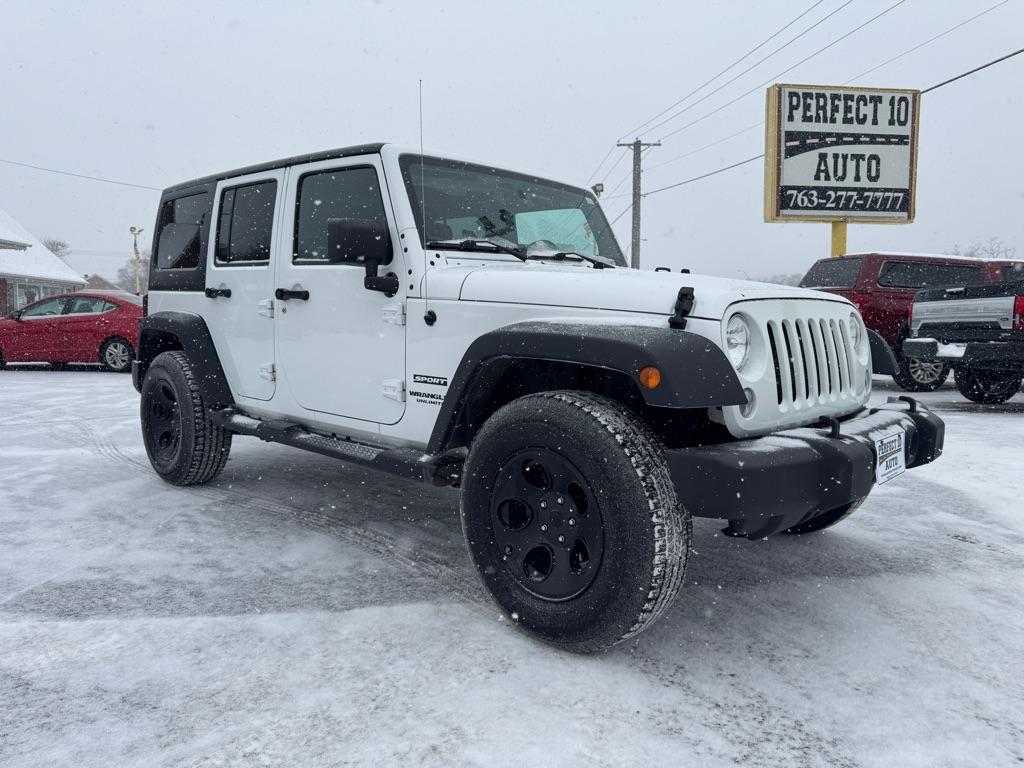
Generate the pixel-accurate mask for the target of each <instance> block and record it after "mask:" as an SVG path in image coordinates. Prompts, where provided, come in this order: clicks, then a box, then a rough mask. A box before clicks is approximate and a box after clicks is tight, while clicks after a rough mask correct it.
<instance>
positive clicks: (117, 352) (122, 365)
mask: <svg viewBox="0 0 1024 768" xmlns="http://www.w3.org/2000/svg"><path fill="white" fill-rule="evenodd" d="M133 357H135V350H134V349H132V345H131V344H130V343H129V342H128V341H126V340H125V339H122V338H121V337H119V336H117V337H114V338H113V339H107V340H106V341H105V342H103V346H102V347H100V362H101V363H103V365H104V367H105V368H106V369H107V370H109V371H114V372H115V373H127V372H128V371H130V370H131V368H132V358H133Z"/></svg>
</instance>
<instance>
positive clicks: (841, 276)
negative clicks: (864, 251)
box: [800, 259, 861, 288]
mask: <svg viewBox="0 0 1024 768" xmlns="http://www.w3.org/2000/svg"><path fill="white" fill-rule="evenodd" d="M860 264H861V262H860V259H822V260H821V261H819V262H818V263H817V264H815V265H814V266H813V267H811V268H810V269H809V270H807V274H806V275H804V279H803V280H801V281H800V287H802V288H853V284H854V283H855V282H857V275H859V274H860Z"/></svg>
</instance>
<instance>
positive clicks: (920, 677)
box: [0, 368, 1024, 768]
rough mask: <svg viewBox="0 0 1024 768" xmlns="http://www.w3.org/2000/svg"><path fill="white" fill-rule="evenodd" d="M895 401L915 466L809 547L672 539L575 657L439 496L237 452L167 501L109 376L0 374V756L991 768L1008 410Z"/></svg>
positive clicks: (1015, 649) (1016, 625)
mask: <svg viewBox="0 0 1024 768" xmlns="http://www.w3.org/2000/svg"><path fill="white" fill-rule="evenodd" d="M876 389H877V397H878V398H882V397H884V396H885V395H887V394H896V393H895V392H894V391H893V390H891V389H888V390H887V388H886V386H885V380H883V379H877V380H876ZM922 399H923V400H925V401H926V402H928V403H930V404H931V405H933V406H934V407H935V408H936V409H938V410H939V411H941V413H942V415H943V417H944V418H945V419H946V420H947V426H948V434H947V450H946V455H945V456H944V457H943V458H942V459H941V460H940V461H939V462H938V463H936V464H934V465H932V466H929V467H925V468H922V469H918V470H914V471H912V472H909V473H907V474H906V475H904V476H903V477H901V478H899V479H898V480H895V481H893V482H892V483H890V484H889V485H887V486H884V487H882V488H880V489H878V490H876V492H875V493H874V494H873V495H872V496H871V498H870V499H869V500H868V502H867V503H866V504H865V505H864V506H863V507H862V508H861V510H860V511H859V512H858V513H856V514H855V515H854V516H853V517H852V518H850V519H849V520H848V521H846V522H844V523H843V524H841V525H840V526H838V527H836V528H835V529H833V530H831V531H827V532H824V533H821V534H816V535H808V536H802V537H788V536H778V537H775V538H772V539H770V540H767V541H757V542H748V541H744V540H735V539H730V538H726V537H724V536H722V535H720V534H719V533H718V529H719V527H720V525H719V524H717V523H715V522H714V521H707V520H699V521H697V523H696V526H695V550H696V552H695V556H694V557H693V558H692V559H691V567H690V571H689V575H688V582H689V585H688V588H687V589H685V590H684V592H683V593H682V595H681V598H680V599H679V601H678V602H677V603H676V604H675V606H674V607H673V608H672V609H671V610H670V611H669V612H668V614H667V615H666V616H665V617H664V618H663V619H662V620H661V621H660V622H659V623H658V624H657V625H656V626H655V627H654V628H653V630H652V631H649V632H647V633H646V634H644V635H642V636H641V637H640V638H638V639H637V640H635V641H634V642H631V643H629V644H626V645H624V646H621V647H619V648H618V649H616V650H614V651H612V652H611V653H609V654H606V655H602V656H595V657H578V656H572V655H568V654H565V653H561V652H558V651H555V650H552V649H550V648H548V647H546V646H543V645H540V644H538V643H536V642H534V641H532V640H530V639H528V638H526V637H524V636H523V635H521V634H520V633H518V632H516V631H515V630H514V629H513V628H512V627H510V626H509V624H508V622H507V621H504V620H502V618H501V617H500V615H499V613H498V611H497V610H496V609H495V608H494V607H493V605H492V604H490V603H489V602H488V600H487V599H486V597H485V595H484V594H483V592H482V591H481V589H480V587H479V586H478V585H477V581H476V577H475V575H474V573H473V571H472V568H471V566H470V563H469V560H468V557H467V555H466V553H465V551H464V546H463V543H462V540H461V532H460V529H459V524H458V516H457V497H456V495H455V493H454V492H452V491H448V490H438V489H431V488H427V487H423V486H419V485H411V484H403V483H401V482H398V481H396V480H394V479H392V478H390V477H388V476H384V475H379V474H376V473H374V472H370V471H367V470H362V469H357V468H352V467H350V466H346V465H343V464H339V463H336V462H334V461H332V460H330V459H326V458H322V457H318V456H314V455H309V454H304V453H301V452H298V451H295V450H293V449H289V448H285V447H281V446H270V445H266V444H262V443H259V442H258V441H256V440H253V439H251V438H245V439H238V440H237V441H236V443H235V447H234V451H233V454H232V458H231V461H230V462H229V463H228V466H227V469H226V470H225V471H224V473H223V475H221V477H220V478H218V479H217V481H215V482H214V483H213V484H211V485H210V486H207V487H202V488H193V489H178V488H171V487H169V486H166V485H164V484H163V483H161V482H160V481H159V480H158V479H157V478H156V476H155V475H153V474H152V473H151V471H150V470H149V468H148V465H147V462H146V458H145V454H144V452H143V448H142V444H141V440H140V437H139V431H138V426H137V416H136V411H137V404H138V399H137V395H136V393H135V391H134V390H133V389H132V386H131V382H130V381H129V379H128V377H127V376H118V375H111V374H105V373H101V372H95V371H81V370H78V371H69V372H51V371H48V370H43V369H27V368H26V369H22V370H8V371H4V372H0V765H3V766H6V767H7V768H14V767H15V766H44V765H45V766H102V767H103V768H109V767H111V766H135V765H138V766H147V767H149V766H163V765H189V766H214V765H218V766H219V765H229V766H258V765H283V766H318V765H399V764H400V765H481V766H483V765H486V766H506V765H508V766H512V765H516V766H521V765H544V766H562V765H569V764H581V763H582V764H586V765H589V766H605V765H607V766H624V765H641V766H643V765H657V766H667V765H672V766H676V765H692V766H715V765H742V766H782V765H784V766H805V765H806V766H901V767H903V768H906V767H908V766H945V765H984V766H997V765H998V766H1003V765H1018V764H1021V762H1022V761H1024V675H1022V674H1021V669H1022V665H1021V658H1022V656H1024V598H1022V594H1024V500H1022V498H1024V474H1022V471H1021V470H1022V466H1024V396H1020V395H1018V396H1017V398H1015V399H1014V400H1013V401H1011V402H1010V403H1008V404H1007V405H1005V406H1000V407H980V406H975V405H973V404H970V403H967V402H966V401H964V400H963V399H962V398H961V397H960V396H959V395H958V394H957V393H956V391H955V390H954V389H952V388H948V387H947V388H945V389H943V390H941V391H939V392H937V393H934V394H931V395H925V396H923V398H922Z"/></svg>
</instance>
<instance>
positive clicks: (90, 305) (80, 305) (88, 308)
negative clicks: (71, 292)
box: [65, 296, 117, 315]
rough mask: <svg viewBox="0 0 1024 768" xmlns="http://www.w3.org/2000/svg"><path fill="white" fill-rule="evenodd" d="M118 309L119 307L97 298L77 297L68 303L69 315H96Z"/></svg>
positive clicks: (67, 311)
mask: <svg viewBox="0 0 1024 768" xmlns="http://www.w3.org/2000/svg"><path fill="white" fill-rule="evenodd" d="M112 309H117V305H116V304H114V303H113V302H110V301H106V300H104V299H99V298H96V297H95V296H76V297H74V298H73V299H71V300H70V301H69V302H68V308H67V310H66V311H65V314H67V315H96V314H100V313H103V312H109V311H110V310H112Z"/></svg>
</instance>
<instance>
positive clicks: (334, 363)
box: [278, 155, 407, 424]
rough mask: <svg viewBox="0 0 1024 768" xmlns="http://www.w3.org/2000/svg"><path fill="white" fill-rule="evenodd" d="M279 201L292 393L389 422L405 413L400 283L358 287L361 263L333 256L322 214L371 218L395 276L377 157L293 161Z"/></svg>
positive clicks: (325, 407) (309, 405) (286, 360)
mask: <svg viewBox="0 0 1024 768" xmlns="http://www.w3.org/2000/svg"><path fill="white" fill-rule="evenodd" d="M285 209H286V210H287V211H288V212H289V216H288V218H287V220H288V221H289V226H288V229H287V230H286V231H285V232H286V236H285V237H282V238H281V239H282V242H287V244H288V246H289V250H290V253H287V254H282V257H281V260H280V262H279V268H278V273H279V279H278V287H279V288H282V289H284V290H287V291H292V292H299V294H300V295H302V296H304V297H305V298H303V299H298V298H289V299H288V300H286V301H280V302H278V311H279V315H278V343H279V354H280V360H281V366H282V369H283V371H284V374H285V378H286V379H287V381H288V386H289V388H290V389H291V391H292V394H293V396H294V397H295V399H296V400H297V401H298V403H299V405H301V406H302V407H303V408H306V409H308V410H310V411H318V412H322V413H328V414H333V415H337V416H345V417H348V418H352V419H362V420H365V421H368V422H374V423H377V424H394V423H395V422H397V421H398V420H399V419H401V418H402V414H403V413H404V412H405V384H404V379H405V325H404V317H405V314H404V303H405V291H404V289H405V286H406V285H407V283H405V281H401V282H400V288H399V293H398V294H397V295H395V296H392V297H388V296H385V295H384V294H383V293H380V292H379V291H370V290H367V289H366V288H365V287H364V286H363V278H364V277H365V275H366V270H365V267H364V266H363V265H361V264H353V263H332V262H331V261H330V260H329V259H328V249H327V225H328V221H329V220H331V219H344V218H349V219H360V220H364V221H366V220H370V221H373V222H375V223H378V224H381V225H382V226H386V227H387V229H388V231H389V232H390V233H391V243H392V255H391V259H390V260H389V263H388V264H383V265H381V267H380V274H382V275H385V274H387V273H388V272H394V273H396V274H399V275H404V267H403V264H402V256H401V253H400V251H401V249H400V248H398V247H397V246H396V245H395V244H397V243H398V242H399V239H398V230H397V227H396V225H395V220H394V214H393V211H392V209H391V204H390V198H389V197H388V194H387V190H386V186H385V181H384V171H383V168H382V166H381V163H380V157H379V156H377V155H372V156H367V157H360V158H349V159H346V160H333V161H325V162H318V163H310V164H308V165H304V166H295V167H293V168H292V169H291V170H290V171H289V178H288V194H287V197H286V199H285ZM292 212H294V215H291V214H292ZM282 249H283V246H282ZM307 293H308V295H307ZM290 295H292V296H294V295H295V294H294V293H292V294H290Z"/></svg>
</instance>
